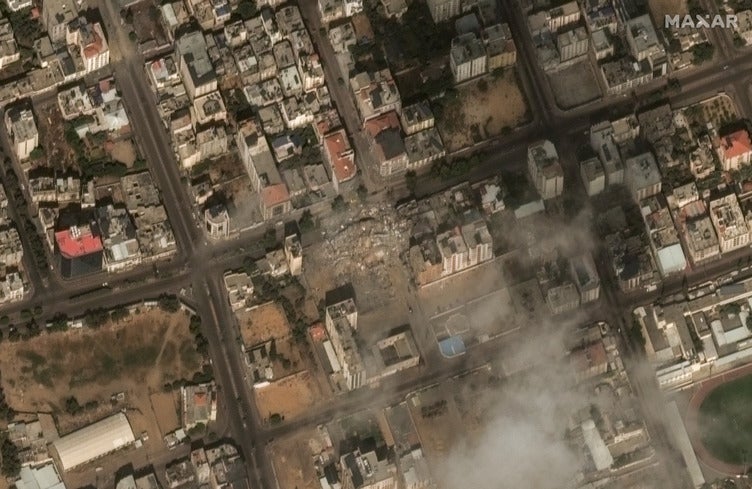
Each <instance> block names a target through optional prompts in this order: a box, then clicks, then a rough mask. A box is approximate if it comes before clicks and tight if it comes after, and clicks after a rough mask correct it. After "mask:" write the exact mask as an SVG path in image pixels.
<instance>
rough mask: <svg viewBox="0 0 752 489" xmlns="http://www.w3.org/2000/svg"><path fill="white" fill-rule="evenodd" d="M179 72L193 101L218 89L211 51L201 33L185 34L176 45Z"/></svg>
mask: <svg viewBox="0 0 752 489" xmlns="http://www.w3.org/2000/svg"><path fill="white" fill-rule="evenodd" d="M175 51H176V52H177V56H178V70H179V71H180V76H181V78H182V80H183V84H184V85H185V89H186V92H188V96H189V97H190V98H191V100H193V99H195V98H196V97H200V96H202V95H206V94H208V93H210V92H213V91H215V90H216V89H217V74H216V73H215V72H214V67H213V66H212V63H211V59H210V58H209V51H208V47H207V44H206V39H204V34H203V33H202V32H201V31H193V32H189V33H187V34H184V35H183V36H182V37H181V38H180V39H178V41H177V43H176V45H175Z"/></svg>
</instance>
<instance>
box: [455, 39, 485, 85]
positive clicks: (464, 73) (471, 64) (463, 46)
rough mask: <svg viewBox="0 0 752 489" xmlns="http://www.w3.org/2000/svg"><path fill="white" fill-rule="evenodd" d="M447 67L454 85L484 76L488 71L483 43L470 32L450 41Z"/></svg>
mask: <svg viewBox="0 0 752 489" xmlns="http://www.w3.org/2000/svg"><path fill="white" fill-rule="evenodd" d="M449 66H450V67H451V69H452V74H453V75H454V81H455V83H461V82H463V81H466V80H470V79H472V78H475V77H477V76H480V75H483V74H485V73H486V72H487V71H488V54H487V53H486V49H485V46H484V45H483V41H481V40H480V39H478V37H477V36H476V35H475V34H474V33H472V32H468V33H467V34H462V35H461V36H457V37H455V38H454V39H452V47H451V49H450V51H449Z"/></svg>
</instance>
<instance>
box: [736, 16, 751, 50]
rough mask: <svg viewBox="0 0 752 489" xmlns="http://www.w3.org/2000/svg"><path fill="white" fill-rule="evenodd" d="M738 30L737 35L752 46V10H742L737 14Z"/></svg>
mask: <svg viewBox="0 0 752 489" xmlns="http://www.w3.org/2000/svg"><path fill="white" fill-rule="evenodd" d="M736 20H737V24H738V26H739V27H738V28H737V29H736V33H737V34H738V35H739V37H741V38H742V39H744V43H745V44H746V45H747V46H749V45H752V10H741V11H739V12H736Z"/></svg>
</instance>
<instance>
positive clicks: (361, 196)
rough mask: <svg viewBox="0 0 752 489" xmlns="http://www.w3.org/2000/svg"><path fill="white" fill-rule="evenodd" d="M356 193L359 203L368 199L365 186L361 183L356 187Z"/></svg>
mask: <svg viewBox="0 0 752 489" xmlns="http://www.w3.org/2000/svg"><path fill="white" fill-rule="evenodd" d="M356 192H357V194H358V199H360V201H361V202H365V201H366V199H367V198H368V189H367V188H366V186H365V185H363V184H362V183H361V184H360V185H358V188H357V189H356Z"/></svg>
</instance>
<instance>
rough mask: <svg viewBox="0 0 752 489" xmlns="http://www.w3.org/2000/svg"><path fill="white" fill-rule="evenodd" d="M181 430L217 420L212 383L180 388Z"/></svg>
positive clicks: (214, 391)
mask: <svg viewBox="0 0 752 489" xmlns="http://www.w3.org/2000/svg"><path fill="white" fill-rule="evenodd" d="M180 398H181V399H182V403H181V409H182V422H183V429H184V430H190V429H191V428H193V427H194V426H196V425H198V424H199V423H201V424H203V425H207V424H208V423H210V422H212V421H216V420H217V387H216V386H215V385H214V383H213V382H210V383H206V384H198V385H185V386H183V387H181V388H180Z"/></svg>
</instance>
